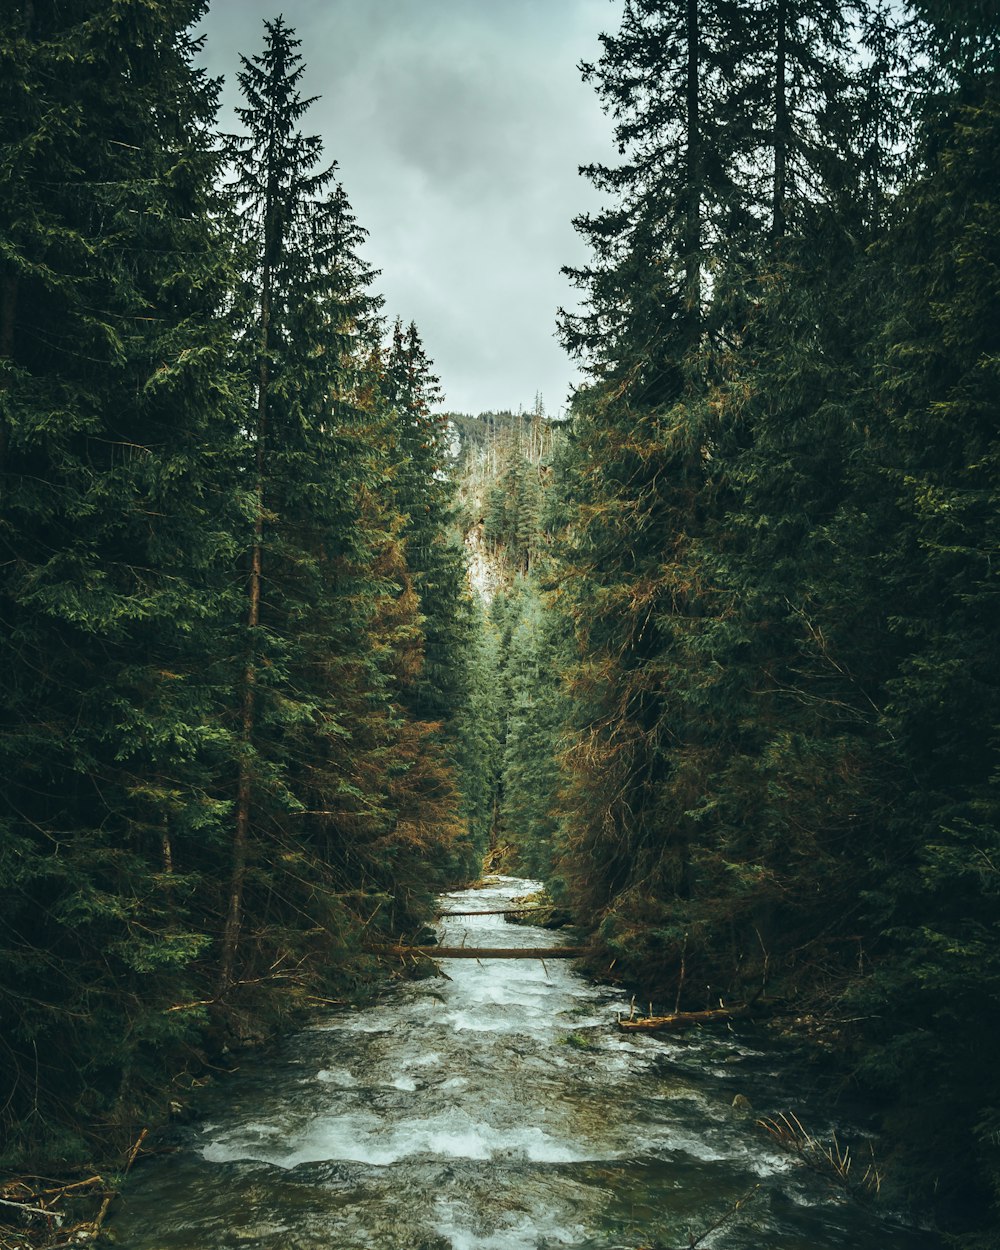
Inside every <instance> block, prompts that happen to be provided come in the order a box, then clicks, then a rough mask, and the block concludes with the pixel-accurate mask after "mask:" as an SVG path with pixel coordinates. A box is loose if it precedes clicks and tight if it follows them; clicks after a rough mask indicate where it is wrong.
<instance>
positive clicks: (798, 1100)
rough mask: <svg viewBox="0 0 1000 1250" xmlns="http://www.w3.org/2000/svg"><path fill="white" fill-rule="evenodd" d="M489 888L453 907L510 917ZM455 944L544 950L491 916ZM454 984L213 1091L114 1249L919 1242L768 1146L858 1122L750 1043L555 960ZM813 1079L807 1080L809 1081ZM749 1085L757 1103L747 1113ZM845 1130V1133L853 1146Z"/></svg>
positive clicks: (545, 1249) (466, 968)
mask: <svg viewBox="0 0 1000 1250" xmlns="http://www.w3.org/2000/svg"><path fill="white" fill-rule="evenodd" d="M533 884H534V883H531V882H525V881H520V880H515V879H512V878H494V879H492V881H491V884H490V886H489V888H487V889H481V890H476V891H465V892H461V893H455V894H451V895H448V896H446V897H445V899H444V900H443V903H444V906H445V909H446V910H447V909H449V908H455V909H457V908H458V907H466V908H467V907H476V908H480V909H483V910H487V909H490V908H495V907H498V906H503V905H504V902H505V901H506V900H507V899H509V898H510V897H511V896H512V895H515V894H518V893H523V892H524V891H525V890H526V889H528V888H531V887H532V886H533ZM440 932H441V936H442V939H443V941H445V942H447V943H448V944H449V945H459V944H463V943H464V944H467V945H469V946H510V947H528V946H533V947H537V946H546V945H560V944H564V943H565V938H564V937H563V936H562V935H559V934H553V933H550V932H546V931H545V930H542V929H537V928H532V927H527V926H525V927H521V926H514V925H509V924H507V923H506V922H505V921H504V920H503V918H502V917H500V916H489V917H486V916H484V917H477V918H475V919H454V920H450V921H447V922H445V924H443V925H442V926H441V929H440ZM442 966H443V968H444V969H445V970H446V973H447V977H448V978H449V979H447V980H445V979H444V978H435V979H430V980H425V981H419V982H411V983H407V984H404V985H401V986H399V987H397V988H396V989H395V990H394V991H393V992H392V994H391V995H390V996H389V997H388V999H387V1001H385V1002H383V1003H381V1004H380V1005H378V1006H375V1007H370V1008H366V1009H363V1010H358V1011H344V1012H342V1013H340V1014H337V1015H331V1016H330V1017H328V1018H326V1019H324V1020H323V1021H322V1022H321V1023H318V1024H316V1025H315V1026H314V1027H313V1028H311V1029H308V1030H307V1031H305V1032H303V1033H301V1034H298V1035H297V1036H296V1037H294V1038H293V1039H291V1040H290V1041H289V1042H288V1043H287V1045H286V1046H285V1047H284V1048H283V1049H282V1052H281V1053H280V1054H279V1055H278V1056H274V1055H272V1056H270V1057H262V1058H259V1059H257V1060H255V1061H253V1062H251V1063H250V1064H245V1065H244V1066H243V1068H242V1069H241V1071H240V1072H239V1073H238V1074H237V1075H236V1076H234V1077H232V1078H230V1079H228V1080H226V1081H225V1082H223V1083H221V1084H220V1085H219V1086H218V1087H217V1088H216V1089H215V1090H213V1091H212V1092H211V1093H210V1094H209V1095H208V1096H207V1098H206V1102H205V1113H206V1118H205V1119H203V1120H202V1121H201V1122H200V1123H199V1124H198V1125H197V1126H196V1127H193V1128H192V1129H190V1130H189V1132H188V1134H187V1139H186V1141H185V1142H184V1144H183V1145H182V1147H181V1149H180V1150H179V1151H178V1152H177V1153H175V1154H173V1155H170V1156H168V1157H166V1158H163V1159H160V1160H157V1161H154V1162H151V1163H148V1164H146V1165H145V1166H144V1167H143V1168H140V1169H139V1170H138V1172H137V1173H136V1174H135V1175H134V1177H133V1179H132V1180H131V1181H130V1184H129V1186H128V1187H127V1189H126V1191H125V1194H124V1196H123V1198H122V1199H121V1200H120V1205H119V1207H118V1211H117V1214H116V1216H115V1219H114V1220H113V1222H112V1231H113V1233H114V1234H115V1237H116V1242H117V1245H118V1246H120V1247H122V1248H123V1250H236V1248H237V1247H239V1248H246V1247H255V1248H259V1250H355V1248H357V1250H360V1248H362V1247H363V1248H364V1250H550V1248H551V1250H555V1247H572V1248H573V1250H612V1248H617V1247H622V1248H623V1250H639V1248H640V1247H652V1246H655V1245H662V1246H664V1247H668V1248H669V1250H673V1248H674V1247H678V1248H679V1247H685V1246H688V1245H689V1235H690V1234H693V1235H695V1236H700V1235H701V1234H702V1233H704V1232H705V1230H707V1229H708V1228H709V1227H710V1226H711V1225H712V1224H714V1223H715V1222H716V1220H718V1219H719V1218H720V1217H721V1216H722V1215H723V1214H724V1213H725V1212H726V1211H727V1210H728V1209H730V1208H731V1207H732V1206H733V1205H734V1203H736V1202H737V1200H739V1199H740V1197H741V1196H742V1195H744V1194H747V1193H749V1192H751V1191H753V1192H754V1197H753V1198H752V1200H751V1201H750V1202H748V1203H747V1205H746V1206H745V1207H743V1208H741V1210H740V1211H739V1213H738V1214H737V1215H736V1216H734V1217H732V1218H730V1219H729V1220H727V1221H726V1222H725V1223H724V1224H723V1225H722V1226H721V1227H719V1228H718V1229H717V1230H716V1231H715V1232H713V1233H711V1234H710V1235H709V1236H708V1237H707V1238H706V1239H705V1240H704V1241H702V1242H701V1243H700V1244H701V1245H702V1246H704V1247H714V1248H715V1250H751V1248H752V1250H764V1248H766V1250H828V1248H830V1250H832V1248H833V1247H844V1248H845V1250H848V1248H849V1250H876V1247H877V1250H917V1248H919V1250H924V1248H925V1247H927V1248H929V1247H931V1246H933V1245H934V1244H935V1243H933V1242H932V1241H930V1240H929V1239H927V1238H925V1237H924V1236H923V1235H922V1234H919V1233H918V1232H916V1231H915V1230H913V1229H906V1228H903V1227H901V1226H899V1225H898V1224H894V1223H891V1222H888V1221H886V1220H885V1219H884V1218H879V1216H878V1215H877V1214H875V1213H874V1212H872V1211H869V1210H867V1209H865V1208H864V1207H861V1206H859V1205H858V1204H857V1203H856V1202H853V1201H850V1200H847V1199H845V1197H844V1196H843V1194H842V1193H841V1192H840V1191H838V1190H837V1189H836V1188H835V1187H834V1186H832V1185H831V1184H830V1183H829V1182H827V1181H825V1180H823V1179H822V1178H821V1177H818V1176H816V1175H814V1174H813V1173H811V1172H810V1171H809V1170H808V1169H806V1168H804V1167H803V1166H802V1165H801V1164H800V1163H799V1162H798V1161H796V1160H795V1159H793V1158H791V1157H789V1156H788V1155H787V1154H785V1153H783V1152H781V1151H779V1150H776V1149H775V1148H773V1147H772V1145H771V1144H770V1142H769V1140H768V1139H767V1137H766V1136H765V1135H764V1134H763V1133H762V1132H761V1130H760V1129H759V1128H758V1127H757V1126H756V1124H755V1119H756V1115H757V1114H774V1113H776V1112H780V1111H784V1110H788V1109H792V1110H794V1111H795V1112H796V1113H797V1114H798V1115H799V1116H800V1118H801V1119H803V1121H804V1122H805V1123H806V1124H807V1127H808V1128H809V1129H810V1131H811V1132H813V1133H814V1135H816V1136H817V1137H822V1136H824V1135H827V1136H828V1135H829V1134H831V1133H832V1132H833V1131H834V1130H836V1131H837V1132H838V1134H839V1135H840V1136H841V1137H842V1138H843V1136H844V1134H845V1133H846V1134H847V1135H848V1136H850V1134H851V1126H850V1125H849V1124H848V1125H845V1124H842V1123H834V1122H832V1121H831V1119H830V1115H831V1112H830V1109H829V1107H827V1109H826V1111H825V1114H824V1112H823V1111H822V1109H821V1105H819V1106H817V1105H815V1101H816V1100H815V1098H814V1097H812V1096H810V1094H809V1092H808V1091H807V1090H805V1089H803V1088H798V1089H796V1088H794V1086H791V1085H790V1084H789V1077H788V1073H787V1070H781V1068H782V1065H781V1064H780V1061H779V1060H778V1059H777V1058H776V1056H775V1054H774V1051H773V1049H765V1048H764V1047H763V1046H762V1045H760V1044H759V1042H758V1039H757V1037H756V1035H754V1034H753V1033H752V1032H751V1033H740V1032H730V1031H726V1030H721V1031H718V1030H713V1031H711V1032H709V1031H707V1030H706V1031H705V1032H704V1033H699V1034H697V1035H694V1036H690V1037H689V1038H687V1039H680V1038H676V1037H670V1038H668V1039H667V1040H662V1036H661V1037H642V1036H636V1035H626V1034H622V1033H620V1032H619V1031H618V1030H617V1029H616V1028H615V1027H614V1021H615V1017H616V1013H617V1012H618V1011H623V1010H624V1011H627V1003H626V1001H625V999H624V998H623V996H622V994H621V993H620V992H618V991H616V990H612V989H608V988H606V987H600V986H595V985H593V984H591V983H590V982H588V981H586V980H584V979H583V978H582V977H581V976H580V975H579V974H577V973H576V972H574V971H573V969H572V966H571V965H570V964H568V963H565V962H557V961H555V960H550V961H547V962H545V963H543V962H542V961H540V960H537V959H536V960H530V961H529V960H492V961H483V962H482V963H480V962H477V961H475V960H471V959H459V960H448V961H444V962H443V964H442ZM801 1071H802V1070H801V1069H800V1076H801ZM736 1094H742V1095H743V1096H744V1098H748V1099H749V1100H750V1101H751V1102H752V1103H753V1106H754V1108H755V1111H754V1112H753V1113H747V1112H740V1111H737V1110H734V1109H733V1106H732V1102H733V1098H734V1095H736ZM857 1135H858V1134H857V1132H856V1131H855V1138H856V1137H857Z"/></svg>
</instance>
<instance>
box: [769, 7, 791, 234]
mask: <svg viewBox="0 0 1000 1250" xmlns="http://www.w3.org/2000/svg"><path fill="white" fill-rule="evenodd" d="M777 21H778V30H777V39H776V44H775V68H774V187H773V200H772V206H771V240H772V242H773V243H774V244H775V245H777V244H778V243H780V241H781V240H782V239H783V238H784V237H785V228H786V224H785V201H786V199H787V196H788V92H787V84H786V77H787V61H788V48H787V39H788V32H787V24H788V9H787V0H778V17H777Z"/></svg>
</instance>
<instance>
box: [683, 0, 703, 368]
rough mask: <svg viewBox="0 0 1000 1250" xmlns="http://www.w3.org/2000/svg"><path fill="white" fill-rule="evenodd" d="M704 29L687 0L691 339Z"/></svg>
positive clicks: (695, 325)
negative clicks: (701, 63)
mask: <svg viewBox="0 0 1000 1250" xmlns="http://www.w3.org/2000/svg"><path fill="white" fill-rule="evenodd" d="M700 42H701V32H700V27H699V22H698V0H687V83H686V99H687V179H688V208H687V222H686V223H685V224H686V231H685V233H686V236H687V237H686V239H685V242H684V251H685V258H684V267H685V275H684V277H685V302H686V304H687V312H688V318H689V323H690V326H691V336H690V337H691V342H692V343H694V342H695V341H697V338H698V335H699V333H700V327H701V119H700V116H699V105H700V99H699V84H698V69H699V52H700Z"/></svg>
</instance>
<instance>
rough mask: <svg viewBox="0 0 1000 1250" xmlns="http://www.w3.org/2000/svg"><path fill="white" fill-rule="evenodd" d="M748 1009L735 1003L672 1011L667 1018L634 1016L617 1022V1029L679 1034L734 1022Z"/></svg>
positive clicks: (633, 1031)
mask: <svg viewBox="0 0 1000 1250" xmlns="http://www.w3.org/2000/svg"><path fill="white" fill-rule="evenodd" d="M749 1010H750V1008H749V1007H748V1006H747V1005H746V1003H735V1004H734V1005H733V1006H732V1007H712V1008H710V1009H709V1010H708V1011H674V1012H671V1014H670V1015H668V1016H636V1017H635V1018H634V1019H629V1020H619V1021H618V1027H619V1028H620V1029H624V1030H625V1031H626V1032H629V1033H656V1032H659V1031H660V1030H664V1031H667V1032H680V1030H681V1029H690V1028H692V1027H695V1026H697V1025H700V1024H715V1023H717V1022H718V1021H722V1020H735V1019H736V1018H737V1017H739V1016H745V1015H746V1014H747V1012H748V1011H749Z"/></svg>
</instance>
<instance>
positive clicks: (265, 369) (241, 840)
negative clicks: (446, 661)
mask: <svg viewBox="0 0 1000 1250" xmlns="http://www.w3.org/2000/svg"><path fill="white" fill-rule="evenodd" d="M265 221H266V223H267V225H266V227H265V232H266V234H267V235H268V236H270V234H271V232H272V227H271V212H270V211H268V212H267V214H266V216H265ZM270 242H271V241H270V237H268V238H267V239H266V241H265V250H264V257H265V259H264V272H263V275H262V291H261V307H260V357H259V364H258V377H257V429H256V444H257V449H256V465H255V471H256V477H257V484H256V493H257V500H256V510H255V511H256V515H255V517H254V527H253V528H254V541H253V546H252V548H251V550H250V582H249V586H248V592H247V593H248V602H247V635H248V640H247V661H246V667H245V669H244V671H243V708H242V713H241V718H240V732H241V738H242V751H241V753H240V771H239V780H238V782H237V788H236V828H235V830H234V832H233V851H232V865H231V870H230V878H229V907H228V910H227V913H226V924H225V929H224V930H223V935H222V959H221V966H220V969H219V992H220V994H221V993H224V992H225V991H226V989H228V988H229V986H231V985H232V983H233V979H234V969H235V966H236V952H237V948H238V946H239V940H240V929H241V928H242V924H243V892H244V888H245V885H246V876H247V858H248V850H249V845H250V816H251V812H252V808H253V767H252V762H251V751H252V747H253V738H254V727H255V723H256V711H257V655H256V631H257V627H258V626H259V625H260V601H261V582H262V578H263V569H264V503H265V499H264V467H265V448H266V444H267V424H268V422H267V416H268V413H267V399H268V385H269V382H270V374H269V366H268V349H269V347H270V327H271V266H270V255H271V247H270Z"/></svg>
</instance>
